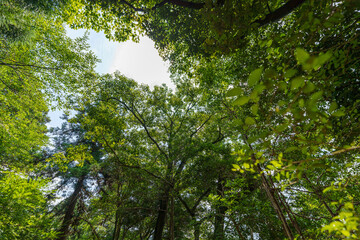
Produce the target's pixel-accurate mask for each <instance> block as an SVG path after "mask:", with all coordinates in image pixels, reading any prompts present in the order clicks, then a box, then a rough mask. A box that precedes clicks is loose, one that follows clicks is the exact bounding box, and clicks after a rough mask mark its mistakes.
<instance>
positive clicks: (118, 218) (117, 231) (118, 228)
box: [113, 206, 121, 240]
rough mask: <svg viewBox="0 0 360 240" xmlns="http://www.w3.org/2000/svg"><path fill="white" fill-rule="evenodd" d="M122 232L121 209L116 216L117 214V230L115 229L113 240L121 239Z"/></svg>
mask: <svg viewBox="0 0 360 240" xmlns="http://www.w3.org/2000/svg"><path fill="white" fill-rule="evenodd" d="M118 207H119V206H118ZM120 232H121V219H120V211H119V209H117V210H116V214H115V228H114V236H113V240H119V239H120Z"/></svg>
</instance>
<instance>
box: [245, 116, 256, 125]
mask: <svg viewBox="0 0 360 240" xmlns="http://www.w3.org/2000/svg"><path fill="white" fill-rule="evenodd" d="M255 123H256V122H255V119H253V118H252V117H246V118H245V124H246V125H253V124H255Z"/></svg>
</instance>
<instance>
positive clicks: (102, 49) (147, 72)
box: [48, 28, 174, 127]
mask: <svg viewBox="0 0 360 240" xmlns="http://www.w3.org/2000/svg"><path fill="white" fill-rule="evenodd" d="M84 33H85V30H73V29H70V28H67V35H68V36H69V37H71V38H73V39H74V38H76V37H81V36H83V35H84ZM89 33H90V35H89V44H90V49H91V50H92V51H93V52H94V53H95V55H96V56H97V57H98V58H99V59H101V63H99V64H98V66H97V68H96V71H97V72H99V73H102V74H104V73H113V72H115V71H116V70H118V71H120V72H121V73H122V74H123V75H125V76H126V77H129V78H132V79H134V80H135V81H137V82H139V83H144V84H147V85H149V86H150V87H151V88H153V87H154V86H155V85H161V84H163V83H165V84H166V85H168V86H169V87H171V88H173V89H174V84H173V83H172V82H171V81H170V74H169V73H168V66H167V64H166V63H165V62H164V61H163V60H162V58H161V57H160V56H159V54H158V52H157V50H156V49H155V46H154V42H153V41H152V40H150V39H149V38H148V37H141V38H140V42H139V43H135V42H132V41H127V42H123V43H118V42H111V41H109V40H108V39H107V38H106V37H105V35H104V34H103V33H97V32H95V31H92V30H91V31H89ZM62 114H63V112H62V111H52V112H50V113H49V116H50V119H51V122H50V123H49V124H48V127H58V126H60V125H61V123H62V120H61V119H60V116H61V115H62Z"/></svg>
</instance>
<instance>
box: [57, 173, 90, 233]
mask: <svg viewBox="0 0 360 240" xmlns="http://www.w3.org/2000/svg"><path fill="white" fill-rule="evenodd" d="M84 179H85V176H81V177H80V178H79V180H78V182H77V183H76V185H75V189H74V192H73V193H72V194H71V196H70V198H69V203H68V205H67V206H66V210H65V216H64V219H63V222H62V224H61V228H60V229H59V236H58V238H57V240H65V239H66V238H67V236H68V235H69V231H70V226H71V223H72V219H73V215H74V210H75V206H76V203H77V200H78V199H79V196H80V193H81V189H82V186H83V183H84Z"/></svg>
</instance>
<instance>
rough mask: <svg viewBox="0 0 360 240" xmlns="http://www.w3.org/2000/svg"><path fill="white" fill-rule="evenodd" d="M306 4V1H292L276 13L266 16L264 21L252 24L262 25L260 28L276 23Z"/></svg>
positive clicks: (260, 20) (259, 20)
mask: <svg viewBox="0 0 360 240" xmlns="http://www.w3.org/2000/svg"><path fill="white" fill-rule="evenodd" d="M304 2H305V0H290V1H288V2H287V3H285V4H284V5H282V6H281V7H279V8H278V9H276V10H275V11H273V12H271V13H269V14H268V15H266V16H265V18H264V19H258V20H256V21H254V22H252V24H254V23H258V24H260V26H264V25H266V24H269V23H271V22H276V21H278V20H280V19H281V18H283V17H285V16H286V15H288V14H289V13H291V12H292V11H294V9H295V8H297V7H299V6H300V5H301V4H303V3H304Z"/></svg>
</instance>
